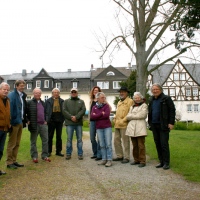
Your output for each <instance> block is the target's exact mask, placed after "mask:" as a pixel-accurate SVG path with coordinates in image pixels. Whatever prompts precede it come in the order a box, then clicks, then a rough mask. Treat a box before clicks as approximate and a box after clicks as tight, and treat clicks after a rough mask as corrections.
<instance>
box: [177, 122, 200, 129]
mask: <svg viewBox="0 0 200 200" xmlns="http://www.w3.org/2000/svg"><path fill="white" fill-rule="evenodd" d="M174 129H175V130H192V131H199V130H200V123H191V122H176V123H175V125H174Z"/></svg>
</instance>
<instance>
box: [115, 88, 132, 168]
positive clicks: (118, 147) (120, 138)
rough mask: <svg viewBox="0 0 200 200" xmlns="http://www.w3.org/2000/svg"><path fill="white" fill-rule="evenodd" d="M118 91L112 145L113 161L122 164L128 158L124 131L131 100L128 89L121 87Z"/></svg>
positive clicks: (128, 142) (128, 147)
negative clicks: (118, 96) (118, 98)
mask: <svg viewBox="0 0 200 200" xmlns="http://www.w3.org/2000/svg"><path fill="white" fill-rule="evenodd" d="M118 92H119V93H120V101H119V102H118V104H117V110H116V115H115V118H114V123H115V136H114V147H115V153H116V155H117V157H116V158H114V159H113V161H121V163H123V164H124V163H128V162H129V160H130V139H129V136H127V135H125V133H126V128H127V124H128V121H127V119H126V116H127V114H128V112H129V109H130V107H131V106H132V105H133V100H132V99H130V98H129V97H128V93H129V91H128V89H127V88H126V87H121V88H120V89H119V90H118ZM122 143H123V147H124V151H123V147H122Z"/></svg>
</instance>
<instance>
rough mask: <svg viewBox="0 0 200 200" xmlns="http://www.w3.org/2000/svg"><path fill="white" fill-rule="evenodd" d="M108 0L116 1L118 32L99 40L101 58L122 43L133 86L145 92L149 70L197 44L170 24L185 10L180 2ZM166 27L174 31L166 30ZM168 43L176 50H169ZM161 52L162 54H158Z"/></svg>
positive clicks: (118, 48)
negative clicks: (130, 63) (129, 61)
mask: <svg viewBox="0 0 200 200" xmlns="http://www.w3.org/2000/svg"><path fill="white" fill-rule="evenodd" d="M112 1H113V2H114V3H115V4H117V9H116V20H117V21H118V26H119V29H120V34H119V35H115V34H113V36H112V37H113V38H112V39H111V40H110V41H109V42H108V40H106V43H105V44H104V45H103V44H102V41H101V47H103V48H102V51H103V53H102V55H101V58H103V57H105V56H106V55H107V54H108V52H111V53H110V55H109V56H113V55H114V52H115V50H120V49H121V46H122V45H125V46H126V47H127V48H128V49H129V51H130V52H131V54H132V56H133V57H134V58H135V62H136V70H137V77H136V89H137V91H140V92H141V93H142V94H143V95H145V93H146V83H147V78H148V75H149V74H151V72H152V71H154V70H156V69H158V68H159V67H160V66H162V65H163V64H165V63H167V62H169V61H173V59H175V58H176V59H177V58H178V56H180V55H182V54H184V53H185V52H186V51H187V49H190V50H191V49H192V48H193V47H197V48H199V47H200V44H199V43H198V42H196V41H195V40H194V38H191V37H187V35H186V36H185V35H180V36H179V37H177V35H176V34H177V32H175V29H174V28H173V27H174V25H175V24H177V22H178V21H179V20H180V19H181V17H182V16H183V15H184V14H185V13H186V12H187V11H186V9H185V7H183V6H182V5H180V4H176V5H175V4H173V3H172V2H171V1H170V0H112ZM122 17H124V18H123V19H125V20H124V21H126V25H125V23H124V21H123V23H121V22H120V21H121V19H122ZM122 24H123V25H122ZM170 28H171V31H172V29H173V30H174V32H170ZM166 32H167V33H168V34H167V35H166ZM169 33H171V34H169ZM173 33H174V34H173ZM175 33H176V34H175ZM172 35H173V36H172ZM104 36H105V34H104ZM106 37H107V35H106ZM177 38H178V39H177ZM99 40H100V39H99ZM172 47H173V49H176V51H172V50H171V49H172ZM163 52H165V56H161V54H162V53H163ZM155 58H157V61H156V62H157V64H156V65H154V67H153V68H151V69H150V68H149V67H148V66H149V65H150V63H152V61H153V60H154V61H155Z"/></svg>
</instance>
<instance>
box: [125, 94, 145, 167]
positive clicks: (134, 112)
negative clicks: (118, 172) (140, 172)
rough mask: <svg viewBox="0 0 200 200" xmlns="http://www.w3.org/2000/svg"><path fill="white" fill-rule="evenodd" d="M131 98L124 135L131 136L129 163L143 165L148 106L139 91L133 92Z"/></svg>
mask: <svg viewBox="0 0 200 200" xmlns="http://www.w3.org/2000/svg"><path fill="white" fill-rule="evenodd" d="M133 100H134V102H135V103H134V105H133V106H131V108H130V110H129V113H128V115H127V116H126V118H127V120H128V121H129V122H128V126H127V129H126V135H127V136H130V137H131V141H132V144H133V158H134V161H133V162H131V165H137V164H138V167H144V166H145V165H146V151H145V137H146V136H147V124H146V120H145V119H146V117H147V114H148V106H147V104H146V103H145V102H144V98H143V96H142V95H141V94H140V92H135V93H134V95H133Z"/></svg>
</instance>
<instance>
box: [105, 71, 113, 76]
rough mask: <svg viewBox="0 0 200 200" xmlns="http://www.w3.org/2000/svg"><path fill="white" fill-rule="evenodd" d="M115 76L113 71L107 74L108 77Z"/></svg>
mask: <svg viewBox="0 0 200 200" xmlns="http://www.w3.org/2000/svg"><path fill="white" fill-rule="evenodd" d="M114 75H115V73H114V72H111V71H110V72H108V73H107V74H106V76H114Z"/></svg>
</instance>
